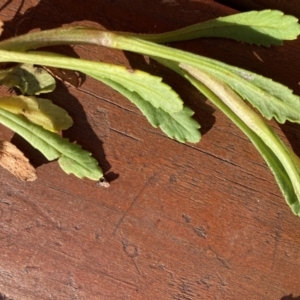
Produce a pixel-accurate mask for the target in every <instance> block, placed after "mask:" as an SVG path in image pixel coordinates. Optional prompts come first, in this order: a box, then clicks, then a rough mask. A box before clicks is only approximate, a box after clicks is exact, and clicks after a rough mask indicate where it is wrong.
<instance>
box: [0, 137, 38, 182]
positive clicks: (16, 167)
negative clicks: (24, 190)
mask: <svg viewBox="0 0 300 300" xmlns="http://www.w3.org/2000/svg"><path fill="white" fill-rule="evenodd" d="M0 165H1V166H2V167H3V168H5V169H6V170H8V171H9V172H10V173H12V174H13V175H15V176H16V177H17V178H19V179H21V180H22V181H34V180H36V179H37V175H36V170H35V168H34V167H33V166H32V165H31V164H30V162H29V160H28V159H27V158H26V157H25V156H24V154H23V153H22V152H21V151H20V150H19V149H18V148H17V147H16V146H15V145H13V144H11V143H10V142H7V141H0Z"/></svg>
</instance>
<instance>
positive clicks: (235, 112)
mask: <svg viewBox="0 0 300 300" xmlns="http://www.w3.org/2000/svg"><path fill="white" fill-rule="evenodd" d="M181 68H182V69H183V72H186V73H185V77H186V78H187V79H188V80H189V81H190V82H191V83H192V84H193V85H194V86H196V87H197V88H198V89H199V90H200V91H201V92H202V93H204V94H205V95H206V96H208V98H209V99H210V100H211V101H212V102H213V103H214V104H215V105H217V106H218V107H219V108H220V109H221V110H222V111H223V112H224V113H225V114H226V115H227V116H228V117H229V118H230V119H231V120H232V121H233V122H234V123H235V124H236V125H237V126H238V127H239V128H240V129H241V130H242V131H243V132H244V133H245V134H246V135H247V136H248V137H249V139H250V140H251V141H252V143H253V144H254V146H255V147H256V148H257V149H258V150H259V152H260V153H261V155H262V156H263V158H264V159H265V160H266V162H267V164H268V166H269V168H270V169H271V171H272V172H273V174H274V177H275V179H276V181H277V183H278V185H279V187H280V189H281V191H282V193H283V195H284V197H285V199H286V201H287V203H288V205H289V206H290V207H291V209H292V211H293V213H294V214H297V215H299V216H300V173H299V158H298V157H297V156H296V155H295V153H294V152H293V150H292V149H290V148H288V147H287V146H286V145H285V144H284V143H283V141H282V140H281V139H280V138H279V137H278V135H277V134H276V133H275V132H274V131H273V130H272V129H271V128H270V127H269V126H268V125H267V124H266V123H265V122H264V121H263V120H262V119H261V117H260V116H259V115H258V114H256V113H255V112H254V111H253V110H252V109H251V108H250V107H249V106H247V105H246V104H245V103H244V101H243V100H242V99H241V98H240V97H239V95H238V94H236V93H235V92H234V91H233V90H231V89H230V88H229V86H227V85H226V83H224V82H222V81H220V80H219V79H218V78H216V77H214V76H212V75H210V74H208V73H205V72H203V71H201V70H199V69H196V68H194V67H191V66H188V65H181ZM174 69H175V68H174ZM199 82H201V83H202V84H204V87H203V86H202V85H201V84H199Z"/></svg>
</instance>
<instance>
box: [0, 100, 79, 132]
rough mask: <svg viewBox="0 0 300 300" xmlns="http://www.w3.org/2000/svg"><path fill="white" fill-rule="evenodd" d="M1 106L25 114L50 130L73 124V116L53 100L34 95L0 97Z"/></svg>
mask: <svg viewBox="0 0 300 300" xmlns="http://www.w3.org/2000/svg"><path fill="white" fill-rule="evenodd" d="M0 108H3V109H5V110H8V111H10V112H12V113H14V114H19V115H23V116H25V117H26V118H27V119H28V120H30V121H31V122H33V123H35V124H37V125H41V126H42V127H44V128H45V129H47V130H50V131H55V132H58V131H61V130H65V129H68V128H69V127H71V126H72V125H73V120H72V118H71V117H70V116H69V115H68V112H67V111H66V110H64V109H63V108H61V107H59V106H57V105H55V104H53V103H52V101H50V100H48V99H43V98H37V97H34V96H31V97H29V96H27V97H26V96H9V97H0Z"/></svg>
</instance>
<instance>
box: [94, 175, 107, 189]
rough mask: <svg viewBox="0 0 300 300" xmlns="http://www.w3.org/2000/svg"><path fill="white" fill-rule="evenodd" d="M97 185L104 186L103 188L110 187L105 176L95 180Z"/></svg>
mask: <svg viewBox="0 0 300 300" xmlns="http://www.w3.org/2000/svg"><path fill="white" fill-rule="evenodd" d="M97 185H98V186H101V187H105V188H109V187H110V184H109V182H108V181H107V180H106V178H105V177H101V178H100V179H99V181H98V182H97Z"/></svg>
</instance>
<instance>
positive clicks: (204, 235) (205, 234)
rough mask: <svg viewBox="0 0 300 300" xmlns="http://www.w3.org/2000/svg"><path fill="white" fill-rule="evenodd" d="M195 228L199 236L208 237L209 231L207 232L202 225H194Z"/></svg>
mask: <svg viewBox="0 0 300 300" xmlns="http://www.w3.org/2000/svg"><path fill="white" fill-rule="evenodd" d="M193 230H194V232H195V233H196V234H197V235H198V236H200V237H202V238H204V239H206V238H207V232H206V230H205V228H203V227H202V226H199V227H193Z"/></svg>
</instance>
